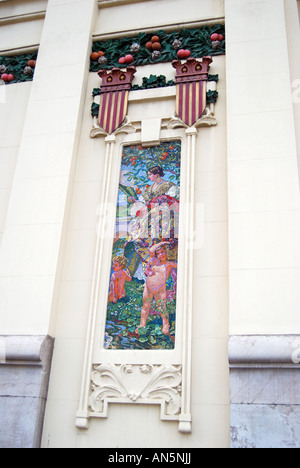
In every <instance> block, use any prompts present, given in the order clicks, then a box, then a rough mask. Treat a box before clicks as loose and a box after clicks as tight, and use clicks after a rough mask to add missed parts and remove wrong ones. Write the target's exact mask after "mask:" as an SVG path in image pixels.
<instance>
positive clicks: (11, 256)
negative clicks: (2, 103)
mask: <svg viewBox="0 0 300 468" xmlns="http://www.w3.org/2000/svg"><path fill="white" fill-rule="evenodd" d="M96 13H97V1H96V0H85V1H80V2H78V1H66V0H49V2H48V7H47V12H46V17H45V23H44V29H43V33H42V38H41V43H40V47H39V54H38V61H37V66H36V74H35V78H34V81H33V83H32V89H31V94H30V98H29V103H28V108H27V115H26V119H25V125H24V130H23V136H22V140H21V145H20V150H19V156H18V162H17V167H16V171H15V177H14V182H13V186H12V190H11V197H10V203H9V207H8V212H7V218H6V227H5V232H4V235H3V242H2V248H1V252H0V265H1V266H0V295H1V297H2V298H3V304H2V307H4V308H5V311H6V313H5V315H4V314H2V317H1V321H2V323H1V331H2V333H4V334H33V335H40V334H44V335H46V334H48V333H49V334H53V326H54V323H55V309H56V307H55V305H56V296H57V294H56V292H57V284H58V283H59V281H58V280H59V276H60V271H61V266H62V261H63V259H62V257H61V255H60V252H61V251H64V243H65V226H66V224H67V220H68V211H69V199H70V196H71V194H72V187H73V170H74V167H75V162H76V156H77V149H78V139H79V132H80V128H81V120H82V113H83V99H84V96H85V91H86V83H87V76H88V64H89V54H90V45H91V37H92V28H93V22H94V19H95V17H96Z"/></svg>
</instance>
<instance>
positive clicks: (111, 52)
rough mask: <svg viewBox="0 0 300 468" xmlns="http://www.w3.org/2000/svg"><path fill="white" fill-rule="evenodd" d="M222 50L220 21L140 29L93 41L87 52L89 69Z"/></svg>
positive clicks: (181, 57)
mask: <svg viewBox="0 0 300 468" xmlns="http://www.w3.org/2000/svg"><path fill="white" fill-rule="evenodd" d="M224 54H225V27H224V25H223V24H218V25H214V26H212V27H208V26H204V27H202V28H197V29H183V30H181V31H174V32H170V33H166V32H164V31H158V32H157V33H156V34H154V35H153V34H147V33H140V34H138V35H137V36H135V37H127V38H120V39H111V40H108V41H96V42H94V44H93V50H92V54H91V65H90V71H92V72H97V71H99V69H100V68H102V69H112V68H114V67H120V66H123V67H124V66H125V67H126V66H127V65H129V64H132V65H135V66H142V65H149V64H154V63H162V62H172V61H173V60H176V59H178V58H179V59H186V58H188V57H190V56H192V57H197V58H201V57H204V56H206V55H211V56H214V55H224Z"/></svg>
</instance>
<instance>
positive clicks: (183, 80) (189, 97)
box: [172, 57, 212, 127]
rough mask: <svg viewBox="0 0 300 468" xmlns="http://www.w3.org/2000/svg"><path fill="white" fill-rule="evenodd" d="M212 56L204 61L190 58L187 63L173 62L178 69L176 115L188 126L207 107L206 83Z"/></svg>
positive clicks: (196, 119)
mask: <svg viewBox="0 0 300 468" xmlns="http://www.w3.org/2000/svg"><path fill="white" fill-rule="evenodd" d="M211 63H212V58H211V57H203V59H202V61H201V62H200V61H198V60H196V59H194V58H189V59H188V60H187V61H186V62H185V63H182V62H181V61H180V60H174V61H173V62H172V65H173V67H174V68H175V69H176V86H177V93H176V94H177V95H176V116H177V117H178V118H179V119H180V120H182V121H183V122H184V123H185V124H186V125H187V126H188V127H192V126H193V125H194V124H195V123H196V122H197V121H198V120H199V119H200V117H201V116H202V114H203V112H204V110H205V108H206V89H207V88H206V83H207V81H208V72H209V68H210V64H211Z"/></svg>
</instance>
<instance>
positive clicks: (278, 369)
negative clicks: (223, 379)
mask: <svg viewBox="0 0 300 468" xmlns="http://www.w3.org/2000/svg"><path fill="white" fill-rule="evenodd" d="M299 354H300V337H299V336H296V335H281V336H279V335H276V336H232V337H231V338H230V341H229V363H230V390H231V447H232V448H300V372H299V363H300V359H299Z"/></svg>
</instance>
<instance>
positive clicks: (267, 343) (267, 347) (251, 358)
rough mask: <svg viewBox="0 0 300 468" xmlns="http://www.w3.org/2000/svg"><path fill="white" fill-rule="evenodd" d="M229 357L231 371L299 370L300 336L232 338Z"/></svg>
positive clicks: (240, 336)
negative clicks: (257, 369)
mask: <svg viewBox="0 0 300 468" xmlns="http://www.w3.org/2000/svg"><path fill="white" fill-rule="evenodd" d="M228 356H229V365H230V368H231V369H234V368H240V369H243V368H244V369H247V368H295V369H299V366H300V335H235V336H231V337H230V338H229V353H228Z"/></svg>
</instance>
